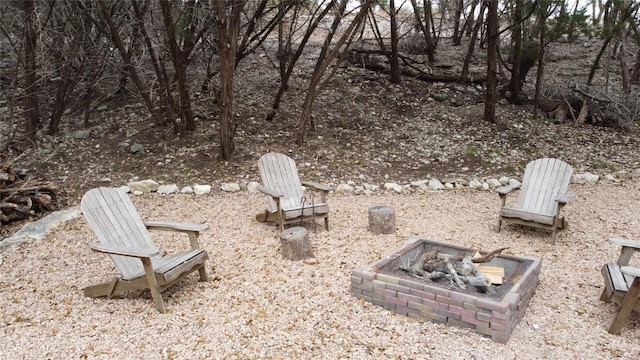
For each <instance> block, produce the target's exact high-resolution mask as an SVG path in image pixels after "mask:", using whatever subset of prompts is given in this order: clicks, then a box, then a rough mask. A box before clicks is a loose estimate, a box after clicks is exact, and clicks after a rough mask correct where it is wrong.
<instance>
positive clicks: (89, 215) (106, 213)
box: [80, 187, 156, 279]
mask: <svg viewBox="0 0 640 360" xmlns="http://www.w3.org/2000/svg"><path fill="white" fill-rule="evenodd" d="M80 208H81V209H82V213H83V214H84V216H85V218H86V219H87V222H88V223H89V225H90V226H91V228H92V229H93V231H94V232H95V233H96V236H97V237H98V239H99V240H100V242H101V243H103V244H107V245H112V246H116V247H121V248H132V247H133V248H142V249H154V250H155V249H156V247H155V245H154V244H153V241H152V240H151V237H150V236H149V232H148V231H147V229H146V227H145V226H144V223H143V222H142V219H141V218H140V216H139V215H138V212H137V211H136V209H135V207H134V206H133V203H132V202H131V199H129V196H128V195H127V194H126V193H125V192H124V191H122V190H120V189H115V188H106V187H101V188H96V189H92V190H89V191H88V192H87V193H86V194H85V195H84V196H83V197H82V201H81V202H80ZM111 259H112V260H113V262H114V263H115V264H116V267H117V268H118V270H119V271H120V273H122V276H123V278H125V279H127V278H130V277H132V276H134V275H136V274H139V273H140V272H141V271H143V268H142V263H141V262H140V260H138V259H136V258H130V257H125V256H120V255H111Z"/></svg>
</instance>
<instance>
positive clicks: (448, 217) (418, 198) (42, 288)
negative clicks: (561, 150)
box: [0, 180, 640, 359]
mask: <svg viewBox="0 0 640 360" xmlns="http://www.w3.org/2000/svg"><path fill="white" fill-rule="evenodd" d="M638 185H639V183H638V180H629V181H627V182H625V183H623V184H616V183H601V184H598V185H572V186H571V190H573V191H575V192H576V193H577V195H578V196H577V198H576V199H575V200H573V201H572V202H570V203H569V205H567V207H566V208H565V211H564V213H565V215H566V217H567V219H568V221H569V223H570V226H569V229H568V230H567V231H564V232H562V233H560V235H559V237H558V241H557V243H556V245H551V236H550V233H549V232H546V231H543V230H535V229H529V228H523V227H520V226H515V225H506V226H504V227H503V230H502V231H501V232H500V233H496V232H495V225H496V220H497V212H498V209H499V200H498V196H497V195H496V194H495V193H491V192H484V191H471V190H460V191H443V192H428V193H424V194H417V193H414V194H410V195H398V194H395V195H391V194H383V193H379V194H375V195H359V196H356V195H349V194H340V193H336V194H332V196H331V197H330V206H331V208H332V211H331V225H332V230H331V231H330V232H327V231H325V230H323V228H322V226H321V221H318V223H317V232H313V231H311V232H310V236H311V238H312V242H313V244H314V254H315V258H312V259H308V260H305V261H299V262H292V261H289V260H286V259H283V258H282V256H281V255H280V252H279V239H278V235H279V234H278V230H277V228H276V227H275V226H272V225H266V224H260V223H257V222H256V221H255V220H254V219H253V216H254V215H255V213H257V212H258V211H261V210H262V209H264V207H265V206H266V198H265V197H264V196H261V195H258V194H250V193H247V192H242V193H235V194H227V193H220V192H216V193H215V194H211V195H207V196H202V197H197V198H196V197H192V196H187V195H165V196H163V195H157V194H152V195H144V196H139V197H135V198H134V199H133V200H134V203H135V204H136V206H137V208H138V210H139V212H140V214H141V215H142V216H143V217H144V218H147V219H152V218H153V219H165V220H181V221H188V222H196V223H207V224H209V225H210V230H208V231H206V232H205V233H204V234H203V235H202V236H201V240H200V242H201V245H202V246H203V247H204V248H205V249H206V250H207V251H208V252H209V254H210V256H211V260H210V261H209V262H208V267H207V269H208V270H209V274H210V278H211V279H212V280H210V281H209V282H206V283H200V282H198V281H197V274H194V275H191V276H190V277H188V278H187V279H186V280H184V281H182V282H180V283H179V284H177V285H175V286H173V287H171V288H170V289H168V290H167V291H165V292H164V293H163V297H164V299H165V303H166V306H167V313H166V314H160V313H158V312H157V311H156V310H155V307H154V306H153V302H152V300H151V296H150V294H149V292H148V291H134V292H131V293H129V294H127V295H125V296H123V297H121V298H117V299H91V298H86V297H84V296H83V294H82V288H83V287H85V286H87V285H91V284H95V283H98V282H101V281H106V280H107V279H109V277H110V276H113V275H116V274H117V273H116V271H115V268H114V267H113V265H112V263H111V262H110V260H109V259H108V257H106V256H104V255H102V254H98V253H93V252H91V251H90V250H89V248H88V246H87V243H88V242H91V241H96V239H95V237H94V235H93V233H92V231H91V229H90V228H89V226H88V225H87V224H86V222H85V220H84V219H82V218H79V219H76V220H73V221H70V222H68V223H66V224H64V225H61V226H60V227H58V228H57V229H56V230H54V231H53V232H52V233H51V234H50V235H49V236H47V237H46V238H45V239H44V240H43V241H41V242H38V243H32V244H26V245H22V246H19V247H15V248H13V249H10V250H8V251H6V252H4V253H3V254H2V256H3V258H4V261H3V263H2V264H1V265H0V333H1V335H2V340H0V358H2V359H71V358H90V359H96V358H98V359H99V358H105V359H203V358H224V359H338V358H350V359H380V358H396V359H445V358H447V359H451V358H453V359H456V358H464V359H490V358H491V359H545V358H547V359H613V358H626V359H632V358H638V357H640V342H638V339H640V318H639V317H638V315H637V314H633V315H632V316H631V319H630V320H629V321H628V322H627V324H626V325H625V326H624V327H623V329H622V335H620V336H614V335H610V334H608V333H607V331H606V328H607V326H608V323H609V321H610V320H611V319H612V317H613V312H614V306H613V305H611V304H605V303H602V302H601V301H599V295H600V292H601V291H602V287H603V281H602V277H601V275H600V267H601V266H602V264H604V263H605V262H607V261H611V260H614V259H616V258H617V255H618V251H619V249H618V248H616V247H615V246H613V245H610V244H609V243H608V242H607V241H606V240H607V238H608V237H610V236H620V237H626V238H636V239H640V227H639V226H638V214H640V190H639V189H638ZM194 200H196V201H197V202H195V201H194ZM511 200H515V199H511ZM382 204H388V205H391V206H393V207H394V208H395V211H396V225H397V231H396V233H395V234H394V235H372V234H370V233H369V232H368V231H367V226H368V224H367V222H368V219H367V209H368V208H369V207H370V206H373V205H382ZM195 207H197V208H199V209H198V210H195ZM412 236H423V237H427V238H430V239H433V240H435V241H440V242H447V243H451V244H455V245H460V246H465V247H470V248H475V249H480V250H492V249H495V248H498V247H504V246H508V247H509V249H508V250H506V252H505V253H508V254H513V255H524V256H533V257H540V258H542V259H543V262H542V272H541V274H540V284H539V285H538V288H537V292H536V294H535V295H534V297H533V299H532V300H531V302H530V304H529V307H528V309H527V311H526V314H525V316H524V318H523V319H522V321H521V322H520V324H519V325H518V326H517V328H516V329H515V331H514V333H513V334H512V335H511V338H510V340H509V342H508V343H507V344H506V345H502V344H499V343H496V342H494V341H492V340H490V339H488V338H486V337H483V336H481V335H478V334H476V333H474V332H472V331H470V330H468V329H460V328H456V327H448V326H444V325H440V324H435V323H431V322H421V321H417V320H414V319H410V318H407V317H404V316H401V315H397V314H395V313H393V312H390V311H388V310H386V309H383V308H381V307H378V306H375V305H372V304H369V303H365V302H362V301H360V300H358V299H356V298H354V297H352V296H351V295H350V293H349V287H350V273H351V270H352V269H353V268H355V267H358V266H360V265H364V264H367V263H370V262H372V261H375V260H378V259H379V258H381V257H382V256H384V255H385V254H386V253H389V252H391V251H393V250H394V249H396V248H398V247H399V246H401V245H402V244H403V243H404V242H405V241H406V240H407V239H408V238H410V237H412ZM154 239H155V241H156V242H157V244H158V245H159V247H161V248H162V249H165V250H167V251H169V252H171V251H173V250H177V249H179V248H185V247H186V246H187V245H188V241H187V239H186V237H185V238H184V239H182V240H179V241H176V240H177V239H176V238H174V237H171V236H170V234H163V233H154ZM634 262H635V263H636V265H637V263H638V258H635V259H634Z"/></svg>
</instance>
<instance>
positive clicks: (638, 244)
mask: <svg viewBox="0 0 640 360" xmlns="http://www.w3.org/2000/svg"><path fill="white" fill-rule="evenodd" d="M609 243H611V244H613V245H619V246H622V247H626V248H633V249H634V250H640V241H634V240H625V239H620V238H613V237H612V238H609Z"/></svg>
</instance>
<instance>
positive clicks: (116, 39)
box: [78, 0, 164, 124]
mask: <svg viewBox="0 0 640 360" xmlns="http://www.w3.org/2000/svg"><path fill="white" fill-rule="evenodd" d="M78 4H82V2H79V3H78ZM98 4H99V6H100V10H101V15H102V16H101V17H102V19H103V20H104V21H105V22H106V24H107V27H108V28H106V29H105V28H103V27H102V24H100V22H98V21H97V20H96V19H94V18H92V17H89V19H90V20H91V21H92V22H93V23H94V24H95V25H96V26H97V27H98V28H99V29H100V31H102V32H104V33H105V34H108V35H109V36H110V37H111V40H112V41H113V44H114V45H115V47H116V48H117V49H118V52H119V53H120V56H121V57H122V61H124V63H125V66H126V67H127V70H128V71H129V77H130V78H131V80H133V82H134V84H136V88H137V89H138V93H139V94H140V97H141V98H142V102H143V103H144V104H145V106H146V107H147V110H149V112H150V113H151V115H152V116H153V118H154V119H155V122H156V123H157V124H163V123H164V121H163V120H162V118H161V117H160V116H159V114H158V112H157V111H156V110H155V108H154V105H153V101H152V100H151V97H150V94H149V89H148V88H147V87H146V86H145V85H144V83H143V82H142V79H140V76H138V73H137V72H136V68H135V66H134V65H133V63H132V62H131V57H130V54H129V53H128V52H127V49H126V48H125V46H124V42H123V41H122V38H121V37H120V31H119V30H120V29H119V28H118V27H117V26H116V24H114V22H113V19H112V13H111V10H110V9H109V7H108V6H107V4H105V3H104V1H103V0H100V1H98Z"/></svg>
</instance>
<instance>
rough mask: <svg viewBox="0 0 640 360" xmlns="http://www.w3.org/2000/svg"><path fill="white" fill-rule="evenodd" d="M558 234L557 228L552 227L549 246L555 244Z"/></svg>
mask: <svg viewBox="0 0 640 360" xmlns="http://www.w3.org/2000/svg"><path fill="white" fill-rule="evenodd" d="M557 232H558V227H557V226H555V225H554V226H553V233H552V234H551V244H552V245H555V244H556V233H557Z"/></svg>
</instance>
